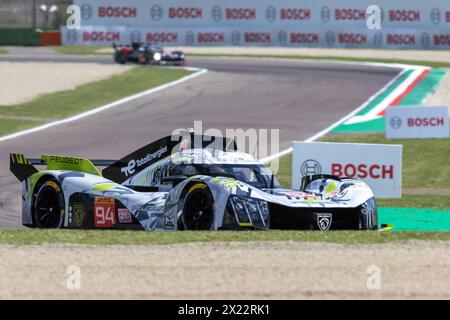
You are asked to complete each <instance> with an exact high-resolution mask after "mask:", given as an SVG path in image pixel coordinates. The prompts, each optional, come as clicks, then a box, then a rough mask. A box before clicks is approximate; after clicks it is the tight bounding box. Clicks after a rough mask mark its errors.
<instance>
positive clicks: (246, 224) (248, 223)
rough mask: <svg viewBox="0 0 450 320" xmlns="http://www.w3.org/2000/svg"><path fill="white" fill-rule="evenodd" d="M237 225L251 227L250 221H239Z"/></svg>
mask: <svg viewBox="0 0 450 320" xmlns="http://www.w3.org/2000/svg"><path fill="white" fill-rule="evenodd" d="M239 227H253V223H251V222H239Z"/></svg>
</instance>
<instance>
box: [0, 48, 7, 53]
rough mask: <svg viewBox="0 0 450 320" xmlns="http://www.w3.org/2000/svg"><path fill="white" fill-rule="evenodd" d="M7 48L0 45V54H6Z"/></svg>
mask: <svg viewBox="0 0 450 320" xmlns="http://www.w3.org/2000/svg"><path fill="white" fill-rule="evenodd" d="M7 53H8V50H6V48H2V47H0V54H7Z"/></svg>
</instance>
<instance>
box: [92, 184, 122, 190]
mask: <svg viewBox="0 0 450 320" xmlns="http://www.w3.org/2000/svg"><path fill="white" fill-rule="evenodd" d="M117 186H119V185H118V184H117V183H99V184H96V185H95V186H94V187H93V188H92V190H95V191H106V190H109V189H112V188H115V187H117Z"/></svg>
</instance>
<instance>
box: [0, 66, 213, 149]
mask: <svg viewBox="0 0 450 320" xmlns="http://www.w3.org/2000/svg"><path fill="white" fill-rule="evenodd" d="M183 70H188V71H194V72H195V73H193V74H191V75H188V76H185V77H183V78H180V79H178V80H175V81H172V82H169V83H166V84H163V85H161V86H159V87H156V88H152V89H149V90H146V91H142V92H139V93H137V94H134V95H131V96H128V97H125V98H122V99H119V100H116V101H114V102H111V103H108V104H106V105H103V106H100V107H97V108H95V109H92V110H89V111H86V112H83V113H80V114H77V115H75V116H72V117H69V118H65V119H61V120H57V121H53V122H49V123H46V124H44V125H42V126H38V127H34V128H31V129H27V130H23V131H19V132H16V133H13V134H10V135H7V136H4V137H0V142H2V141H5V140H10V139H14V138H17V137H21V136H24V135H27V134H30V133H34V132H38V131H42V130H45V129H48V128H51V127H54V126H58V125H60V124H63V123H69V122H73V121H77V120H80V119H82V118H86V117H89V116H91V115H93V114H96V113H99V112H102V111H105V110H107V109H111V108H114V107H117V106H119V105H121V104H124V103H127V102H130V101H132V100H135V99H139V98H142V97H145V96H147V95H150V94H153V93H156V92H159V91H161V90H164V89H167V88H170V87H173V86H176V85H178V84H180V83H183V82H186V81H188V80H191V79H194V78H196V77H198V76H201V75H202V74H205V73H206V72H208V70H207V69H198V68H187V67H184V68H183Z"/></svg>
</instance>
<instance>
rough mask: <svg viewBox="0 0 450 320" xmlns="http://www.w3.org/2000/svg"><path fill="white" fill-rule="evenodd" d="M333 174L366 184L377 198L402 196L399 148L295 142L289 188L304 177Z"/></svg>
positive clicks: (298, 187) (298, 183)
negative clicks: (355, 179) (356, 179)
mask: <svg viewBox="0 0 450 320" xmlns="http://www.w3.org/2000/svg"><path fill="white" fill-rule="evenodd" d="M313 174H332V175H335V176H339V177H348V178H358V179H361V180H363V181H364V182H366V183H367V184H368V185H369V186H370V187H371V188H372V190H373V192H374V193H375V196H376V197H377V198H400V197H401V195H402V146H401V145H384V144H362V143H331V142H294V144H293V158H292V188H293V189H295V190H299V189H300V185H301V180H302V177H303V176H306V175H313Z"/></svg>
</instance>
